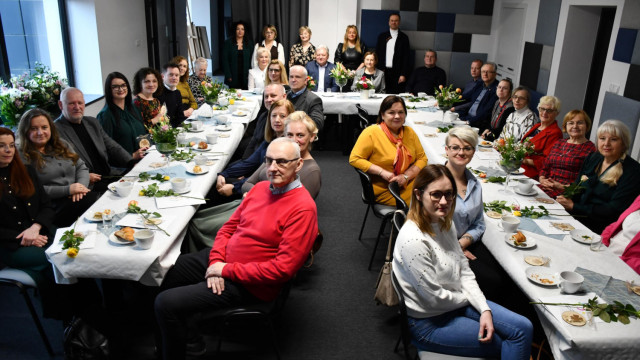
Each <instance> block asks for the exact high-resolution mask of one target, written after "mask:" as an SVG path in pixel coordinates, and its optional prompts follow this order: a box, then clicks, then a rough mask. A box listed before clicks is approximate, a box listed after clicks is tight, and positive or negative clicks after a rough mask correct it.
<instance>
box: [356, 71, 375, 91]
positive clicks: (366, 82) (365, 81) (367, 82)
mask: <svg viewBox="0 0 640 360" xmlns="http://www.w3.org/2000/svg"><path fill="white" fill-rule="evenodd" d="M356 88H357V89H358V90H371V89H375V87H374V86H373V81H371V79H369V78H367V77H366V76H364V75H363V76H362V77H361V78H360V80H358V81H356Z"/></svg>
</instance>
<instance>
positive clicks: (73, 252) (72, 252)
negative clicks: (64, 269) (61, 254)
mask: <svg viewBox="0 0 640 360" xmlns="http://www.w3.org/2000/svg"><path fill="white" fill-rule="evenodd" d="M78 251H79V250H78V249H76V248H69V250H67V256H68V257H70V258H75V257H76V256H78Z"/></svg>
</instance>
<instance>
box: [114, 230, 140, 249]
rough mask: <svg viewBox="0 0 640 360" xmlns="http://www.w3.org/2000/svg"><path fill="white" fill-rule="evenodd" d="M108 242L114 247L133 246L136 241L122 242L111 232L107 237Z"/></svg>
mask: <svg viewBox="0 0 640 360" xmlns="http://www.w3.org/2000/svg"><path fill="white" fill-rule="evenodd" d="M109 241H111V243H112V244H114V245H125V246H126V245H135V244H136V241H135V240H133V241H127V240H122V239H120V238H119V237H117V236H116V235H115V232H112V233H111V235H109Z"/></svg>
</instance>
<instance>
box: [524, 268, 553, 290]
mask: <svg viewBox="0 0 640 360" xmlns="http://www.w3.org/2000/svg"><path fill="white" fill-rule="evenodd" d="M524 272H525V273H526V274H527V279H529V280H530V281H532V282H534V283H536V284H538V285H542V286H558V283H560V275H558V273H557V272H556V271H554V270H551V269H546V268H544V267H540V266H530V267H528V268H526V269H525V270H524ZM542 280H548V281H544V282H543V281H542Z"/></svg>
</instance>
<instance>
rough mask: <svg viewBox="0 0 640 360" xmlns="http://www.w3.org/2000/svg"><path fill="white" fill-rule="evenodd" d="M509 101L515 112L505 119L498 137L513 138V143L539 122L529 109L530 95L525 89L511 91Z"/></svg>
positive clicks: (518, 88)
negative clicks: (510, 100) (511, 101)
mask: <svg viewBox="0 0 640 360" xmlns="http://www.w3.org/2000/svg"><path fill="white" fill-rule="evenodd" d="M511 99H512V100H513V108H514V109H516V111H514V112H512V113H511V115H509V117H508V118H507V121H506V122H505V124H504V127H503V128H502V133H501V134H500V137H501V138H503V139H506V138H508V137H513V138H514V139H515V141H520V140H522V137H524V135H525V134H526V133H528V132H529V130H531V128H532V127H533V125H535V124H537V123H539V122H540V120H539V119H538V117H537V116H536V114H534V113H533V111H531V109H529V100H530V99H531V95H530V94H529V90H527V89H526V88H525V87H523V86H520V87H517V88H516V89H515V90H514V91H513V95H512V96H511Z"/></svg>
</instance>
